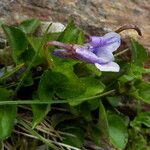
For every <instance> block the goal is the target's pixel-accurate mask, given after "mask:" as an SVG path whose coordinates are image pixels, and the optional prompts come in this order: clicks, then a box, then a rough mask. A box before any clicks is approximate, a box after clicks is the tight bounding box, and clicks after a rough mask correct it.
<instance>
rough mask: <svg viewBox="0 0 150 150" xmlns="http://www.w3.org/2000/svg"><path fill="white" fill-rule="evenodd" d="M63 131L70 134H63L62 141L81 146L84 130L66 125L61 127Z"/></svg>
mask: <svg viewBox="0 0 150 150" xmlns="http://www.w3.org/2000/svg"><path fill="white" fill-rule="evenodd" d="M63 132H66V133H70V134H71V135H70V136H69V135H65V136H64V140H63V143H65V144H68V145H71V146H74V147H78V148H81V147H82V146H83V143H84V131H83V130H82V129H81V128H77V127H68V128H65V129H63Z"/></svg>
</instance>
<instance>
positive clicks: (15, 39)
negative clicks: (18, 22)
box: [2, 25, 28, 63]
mask: <svg viewBox="0 0 150 150" xmlns="http://www.w3.org/2000/svg"><path fill="white" fill-rule="evenodd" d="M2 28H3V30H4V32H5V34H6V37H7V39H8V41H9V43H10V46H11V48H12V50H13V52H12V56H13V59H14V61H15V63H19V62H20V60H19V58H20V56H21V54H23V52H24V51H25V50H26V48H27V46H28V42H27V40H26V36H25V34H24V33H23V32H22V31H21V30H20V29H18V28H17V27H13V26H7V25H2Z"/></svg>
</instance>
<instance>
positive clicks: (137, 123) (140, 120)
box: [130, 112, 150, 130]
mask: <svg viewBox="0 0 150 150" xmlns="http://www.w3.org/2000/svg"><path fill="white" fill-rule="evenodd" d="M142 124H143V125H145V126H146V127H148V128H150V112H140V113H139V114H138V115H137V116H136V117H135V118H134V120H133V121H132V122H131V123H130V125H131V126H132V127H133V128H135V129H137V130H141V127H142Z"/></svg>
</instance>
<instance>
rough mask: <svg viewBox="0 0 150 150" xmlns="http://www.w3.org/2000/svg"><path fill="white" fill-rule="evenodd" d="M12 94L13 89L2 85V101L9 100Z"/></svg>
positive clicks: (0, 95)
mask: <svg viewBox="0 0 150 150" xmlns="http://www.w3.org/2000/svg"><path fill="white" fill-rule="evenodd" d="M12 94H13V93H12V91H11V90H7V89H6V88H2V87H0V101H3V100H9V99H10V97H11V96H12Z"/></svg>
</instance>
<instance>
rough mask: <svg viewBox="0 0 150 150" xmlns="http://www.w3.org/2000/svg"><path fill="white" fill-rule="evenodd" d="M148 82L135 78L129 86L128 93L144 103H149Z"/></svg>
mask: <svg viewBox="0 0 150 150" xmlns="http://www.w3.org/2000/svg"><path fill="white" fill-rule="evenodd" d="M149 93H150V83H149V82H146V81H143V80H137V81H136V82H135V83H134V85H133V86H132V88H131V91H130V94H131V95H132V96H133V97H135V98H136V99H138V100H142V101H144V102H145V103H150V94H149Z"/></svg>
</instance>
